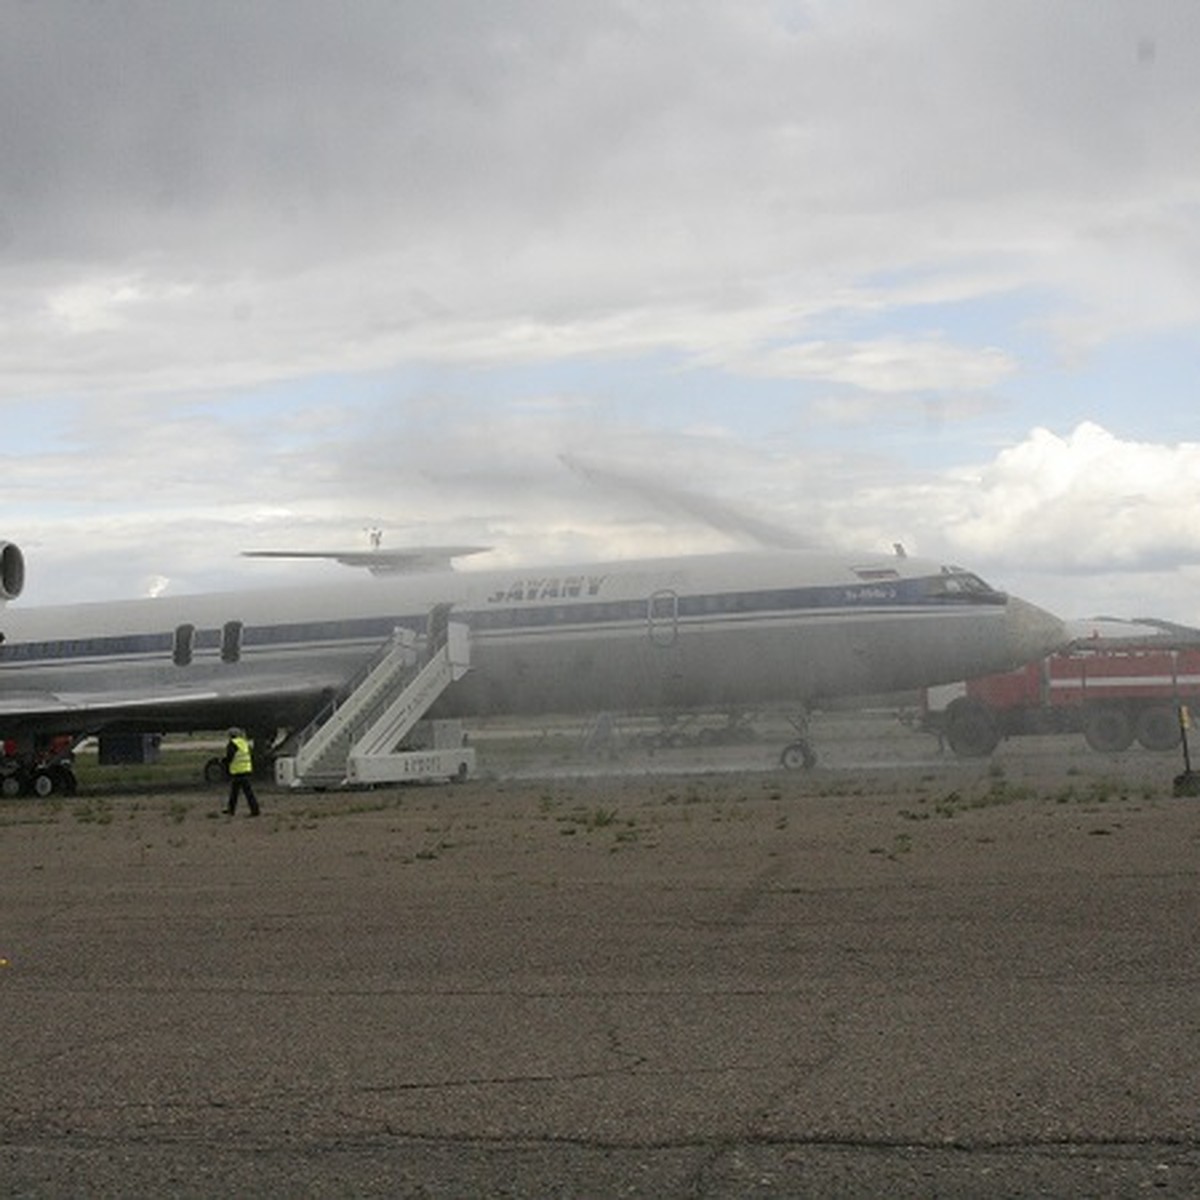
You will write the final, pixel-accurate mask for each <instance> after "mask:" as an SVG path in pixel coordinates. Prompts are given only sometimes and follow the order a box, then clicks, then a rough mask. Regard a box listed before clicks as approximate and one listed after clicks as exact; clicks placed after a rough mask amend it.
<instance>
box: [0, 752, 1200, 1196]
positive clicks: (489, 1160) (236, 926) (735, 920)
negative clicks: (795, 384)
mask: <svg viewBox="0 0 1200 1200" xmlns="http://www.w3.org/2000/svg"><path fill="white" fill-rule="evenodd" d="M659 769H661V763H660V764H659ZM1174 769H1175V764H1174V762H1173V760H1172V761H1168V760H1167V759H1164V758H1163V757H1162V756H1152V755H1149V754H1144V753H1143V754H1141V755H1137V754H1132V755H1130V756H1127V757H1126V758H1125V759H1123V760H1122V761H1120V762H1118V761H1116V760H1098V759H1091V760H1083V759H1080V758H1078V757H1075V756H1074V752H1070V753H1068V752H1066V751H1063V752H1061V753H1059V754H1053V753H1050V752H1044V753H1043V755H1042V757H1041V758H1039V759H1037V760H1035V761H1034V762H1033V763H1032V765H1029V764H1027V763H1025V762H1024V760H1019V759H1017V758H1016V757H1013V756H1011V755H1010V756H1009V757H1008V758H1004V757H1003V756H1001V757H999V758H998V759H997V760H996V761H994V762H993V763H992V764H990V765H989V764H966V765H964V764H955V763H945V762H940V761H938V762H922V763H917V764H909V765H900V766H896V767H894V768H888V769H880V768H879V766H878V764H875V765H871V764H867V765H866V766H865V767H864V768H863V769H854V768H851V767H848V766H842V767H837V768H833V769H827V770H818V771H816V772H814V773H811V774H803V775H793V774H784V773H781V772H771V771H761V770H759V771H744V770H742V771H733V770H726V771H720V772H713V773H709V774H702V775H681V774H680V775H676V774H670V773H666V774H660V773H655V774H644V773H641V772H639V771H637V770H636V769H635V770H632V771H631V773H629V774H621V775H617V776H615V777H612V778H589V779H571V778H559V777H554V778H545V779H536V778H525V779H521V780H490V781H489V780H486V779H485V780H481V781H478V782H472V783H469V784H465V785H462V786H456V787H449V786H446V787H420V788H410V789H407V790H404V791H399V790H394V791H378V792H372V793H366V794H359V795H339V796H334V795H324V796H294V795H282V794H279V793H274V792H272V791H271V790H270V789H262V790H261V791H260V798H261V799H262V801H263V815H262V817H260V818H259V819H257V820H252V819H250V818H247V817H245V816H239V817H236V818H233V819H229V818H225V817H221V816H218V815H217V809H218V807H219V797H218V796H216V795H215V794H212V793H207V794H206V793H203V792H198V791H183V792H179V793H174V794H162V793H158V792H155V791H142V792H139V793H136V794H131V795H115V796H106V797H93V798H88V797H86V796H84V797H80V798H77V799H75V800H73V801H70V802H63V803H51V804H46V803H44V802H43V803H38V802H34V801H32V800H22V801H15V802H8V803H6V804H5V805H4V806H3V807H2V808H0V914H2V916H0V960H2V961H0V1047H2V1050H3V1056H4V1061H3V1069H2V1078H3V1081H4V1086H3V1090H2V1093H0V1142H2V1146H0V1194H3V1195H5V1196H78V1195H89V1196H106V1195H112V1196H116V1195H122V1196H125V1195H138V1196H149V1195H154V1196H184V1197H191V1196H219V1195H232V1194H246V1195H249V1194H254V1195H261V1196H285V1195H286V1196H313V1197H316V1196H321V1197H325V1196H337V1195H346V1196H351V1195H353V1196H363V1195H389V1196H429V1197H461V1196H578V1197H584V1196H589V1197H591V1196H634V1197H734V1196H737V1197H741V1196H795V1195H812V1196H870V1195H880V1194H883V1193H885V1192H886V1193H890V1194H891V1195H892V1196H970V1197H977V1196H983V1197H989V1196H1025V1195H1029V1196H1036V1195H1045V1196H1065V1195H1088V1196H1125V1195H1130V1196H1132V1195H1141V1194H1144V1193H1145V1192H1147V1191H1150V1192H1153V1193H1154V1194H1165V1195H1178V1196H1191V1195H1197V1194H1200V1102H1198V1094H1200V1086H1198V1082H1197V1081H1198V1080H1200V1049H1198V1035H1200V896H1198V889H1197V882H1198V879H1200V872H1198V866H1197V857H1198V853H1200V801H1196V800H1181V799H1176V798H1173V797H1172V796H1171V794H1170V780H1171V776H1172V773H1173V770H1174Z"/></svg>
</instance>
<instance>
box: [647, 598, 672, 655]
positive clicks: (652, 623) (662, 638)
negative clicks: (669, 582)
mask: <svg viewBox="0 0 1200 1200" xmlns="http://www.w3.org/2000/svg"><path fill="white" fill-rule="evenodd" d="M647 618H648V622H649V627H650V641H651V643H652V644H653V645H655V646H673V645H675V642H676V640H677V639H678V637H679V597H678V596H677V595H676V594H675V593H674V592H672V591H669V590H665V589H664V590H663V591H659V592H655V593H654V594H653V595H652V596H651V597H650V605H649V608H648V609H647Z"/></svg>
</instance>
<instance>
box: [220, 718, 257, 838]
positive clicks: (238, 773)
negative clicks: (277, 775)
mask: <svg viewBox="0 0 1200 1200" xmlns="http://www.w3.org/2000/svg"><path fill="white" fill-rule="evenodd" d="M225 769H226V770H227V771H228V772H229V803H228V805H226V807H225V812H226V813H228V815H229V816H231V817H232V816H233V814H234V813H235V812H236V811H237V801H238V793H239V792H241V793H242V794H243V795H244V796H245V797H246V803H247V804H248V805H249V806H250V815H251V816H252V817H257V816H258V799H257V798H256V797H255V795H254V788H253V787H252V786H251V784H250V775H251V773H252V772H253V770H254V762H253V760H252V759H251V757H250V743H249V742H248V741H247V740H246V734H245V732H244V731H243V730H241V729H236V728H235V729H231V730H230V731H229V741H228V743H226V746H225Z"/></svg>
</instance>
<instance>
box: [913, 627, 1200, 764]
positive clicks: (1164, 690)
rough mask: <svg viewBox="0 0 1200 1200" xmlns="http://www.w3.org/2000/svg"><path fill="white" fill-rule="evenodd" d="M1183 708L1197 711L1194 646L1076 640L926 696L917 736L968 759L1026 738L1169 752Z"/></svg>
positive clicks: (1108, 749)
mask: <svg viewBox="0 0 1200 1200" xmlns="http://www.w3.org/2000/svg"><path fill="white" fill-rule="evenodd" d="M1183 704H1186V705H1187V706H1188V707H1189V708H1190V709H1192V710H1193V711H1196V710H1197V709H1200V644H1197V643H1196V642H1194V641H1193V642H1191V643H1190V644H1186V643H1185V644H1180V643H1174V644H1172V643H1170V642H1168V641H1164V640H1162V639H1161V638H1156V639H1149V640H1146V639H1140V640H1129V641H1122V640H1120V639H1109V638H1098V637H1097V638H1082V639H1080V640H1079V641H1076V642H1074V643H1072V644H1071V646H1070V647H1069V648H1067V649H1066V650H1062V651H1059V652H1058V653H1057V654H1052V655H1050V656H1049V657H1048V658H1044V659H1042V660H1040V661H1039V662H1034V663H1030V664H1029V665H1028V666H1025V667H1021V668H1020V669H1019V670H1016V671H1008V672H1006V673H1004V674H1001V675H988V676H985V677H984V678H982V679H971V680H968V681H967V682H966V683H955V684H948V685H946V686H944V687H936V688H930V689H928V691H927V692H926V694H925V705H924V712H923V714H922V720H921V727H922V728H923V729H925V730H927V731H928V732H930V733H935V734H937V735H938V736H939V737H940V738H944V739H945V741H946V742H948V743H949V745H950V748H951V749H952V750H953V751H954V753H955V754H958V755H962V756H968V757H978V756H984V755H988V754H991V752H992V751H993V750H995V748H996V747H997V746H998V745H999V744H1000V741H1001V739H1002V738H1007V737H1015V736H1019V735H1022V734H1032V733H1071V732H1077V733H1082V734H1083V736H1084V737H1085V738H1086V739H1087V743H1088V745H1089V746H1091V747H1092V749H1093V750H1098V751H1101V752H1102V753H1115V752H1118V751H1121V750H1127V749H1128V748H1129V747H1130V746H1131V745H1132V744H1133V742H1134V741H1135V740H1136V741H1137V742H1138V743H1140V744H1141V745H1142V746H1145V747H1146V748H1147V749H1149V750H1170V749H1172V748H1173V747H1175V746H1177V745H1178V744H1179V740H1180V736H1181V735H1180V717H1179V707H1180V705H1183Z"/></svg>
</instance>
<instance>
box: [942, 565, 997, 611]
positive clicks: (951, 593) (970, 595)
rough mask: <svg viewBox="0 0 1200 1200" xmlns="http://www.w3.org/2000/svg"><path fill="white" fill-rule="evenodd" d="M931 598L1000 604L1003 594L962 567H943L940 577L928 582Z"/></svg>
mask: <svg viewBox="0 0 1200 1200" xmlns="http://www.w3.org/2000/svg"><path fill="white" fill-rule="evenodd" d="M929 594H930V595H931V596H945V597H947V598H948V599H949V598H962V599H964V600H987V601H991V602H992V603H996V602H1002V601H1003V600H1004V598H1005V597H1004V593H1003V592H999V591H997V590H996V589H995V588H994V587H992V586H991V585H990V584H988V583H984V581H983V580H982V579H980V578H979V576H978V575H976V574H974V573H973V572H971V571H964V570H963V569H962V567H943V568H942V573H941V574H940V575H935V576H933V577H932V578H931V579H930V580H929Z"/></svg>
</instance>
